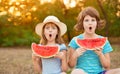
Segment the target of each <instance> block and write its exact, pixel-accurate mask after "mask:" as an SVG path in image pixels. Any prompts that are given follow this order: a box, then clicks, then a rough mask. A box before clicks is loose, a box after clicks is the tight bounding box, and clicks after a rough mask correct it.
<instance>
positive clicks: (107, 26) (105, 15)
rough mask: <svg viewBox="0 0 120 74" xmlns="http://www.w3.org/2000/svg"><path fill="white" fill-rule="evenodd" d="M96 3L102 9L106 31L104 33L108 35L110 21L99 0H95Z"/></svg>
mask: <svg viewBox="0 0 120 74" xmlns="http://www.w3.org/2000/svg"><path fill="white" fill-rule="evenodd" d="M97 3H98V5H99V7H100V9H101V11H102V13H103V15H104V18H105V20H106V26H105V31H106V33H105V35H106V36H109V25H110V22H109V21H108V16H107V14H106V12H105V10H104V9H103V6H102V4H101V0H97Z"/></svg>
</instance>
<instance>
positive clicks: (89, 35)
mask: <svg viewBox="0 0 120 74" xmlns="http://www.w3.org/2000/svg"><path fill="white" fill-rule="evenodd" d="M83 35H84V38H96V37H97V34H95V33H91V34H90V33H85V32H84V33H83Z"/></svg>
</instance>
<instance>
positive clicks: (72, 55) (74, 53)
mask: <svg viewBox="0 0 120 74" xmlns="http://www.w3.org/2000/svg"><path fill="white" fill-rule="evenodd" d="M85 51H86V49H85V48H78V49H76V50H74V49H73V48H71V47H70V48H69V61H68V64H69V66H70V67H74V66H75V65H76V63H77V58H78V57H79V56H81V55H82V54H83V53H84V52H85Z"/></svg>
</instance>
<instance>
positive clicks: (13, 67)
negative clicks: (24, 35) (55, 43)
mask: <svg viewBox="0 0 120 74" xmlns="http://www.w3.org/2000/svg"><path fill="white" fill-rule="evenodd" d="M112 46H113V49H114V52H112V53H111V54H110V56H111V68H118V67H120V62H119V61H120V58H119V57H120V54H119V53H120V46H119V45H112ZM31 53H32V51H31V50H30V48H14V47H13V48H0V74H34V71H33V65H32V60H31Z"/></svg>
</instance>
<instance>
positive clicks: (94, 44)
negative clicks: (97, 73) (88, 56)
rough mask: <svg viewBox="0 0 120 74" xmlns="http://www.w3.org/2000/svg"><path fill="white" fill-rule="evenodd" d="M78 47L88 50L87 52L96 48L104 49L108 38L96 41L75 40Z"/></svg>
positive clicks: (96, 39)
mask: <svg viewBox="0 0 120 74" xmlns="http://www.w3.org/2000/svg"><path fill="white" fill-rule="evenodd" d="M75 41H76V43H77V45H78V46H80V47H83V48H86V49H87V50H94V49H95V48H103V47H104V45H105V43H106V41H107V37H103V38H95V39H78V38H76V39H75Z"/></svg>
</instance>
